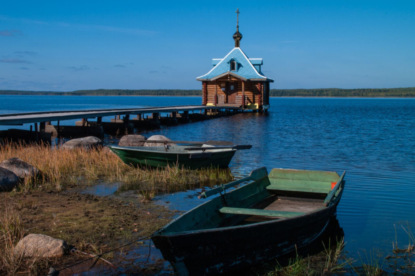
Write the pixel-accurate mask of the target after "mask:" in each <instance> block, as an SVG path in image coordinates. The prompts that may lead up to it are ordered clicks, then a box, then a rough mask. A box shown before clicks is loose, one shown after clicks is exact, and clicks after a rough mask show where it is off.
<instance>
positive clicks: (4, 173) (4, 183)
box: [0, 167, 19, 192]
mask: <svg viewBox="0 0 415 276" xmlns="http://www.w3.org/2000/svg"><path fill="white" fill-rule="evenodd" d="M17 184H19V177H18V176H17V175H16V174H15V173H14V172H12V171H10V170H8V169H5V168H2V167H0V192H9V191H11V190H13V188H14V187H16V186H17Z"/></svg>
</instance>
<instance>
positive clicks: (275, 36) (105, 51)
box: [0, 0, 415, 91]
mask: <svg viewBox="0 0 415 276" xmlns="http://www.w3.org/2000/svg"><path fill="white" fill-rule="evenodd" d="M0 7H1V8H0V89H19V90H47V91H72V90H77V89H99V88H104V89H200V87H201V84H200V82H198V81H196V77H198V76H200V75H203V74H205V73H206V72H207V71H209V70H210V68H211V59H212V58H222V57H224V56H225V55H226V54H227V53H228V52H229V51H230V50H231V49H232V48H233V46H234V42H233V39H232V35H233V33H234V32H235V25H236V14H235V11H236V9H237V8H239V9H240V12H241V13H240V20H239V25H240V32H241V33H242V34H243V39H242V41H241V48H242V50H243V51H244V52H245V53H246V54H247V56H248V57H251V58H263V59H264V65H263V73H264V74H265V75H266V76H268V77H270V78H272V79H274V80H275V82H274V83H273V84H272V85H271V88H328V87H338V88H386V87H409V86H415V1H413V0H408V1H400V0H391V1H382V0H378V1H365V0H359V1H354V0H331V1H319V0H314V1H310V0H307V1H297V0H285V1H282V0H272V1H266V0H262V1H230V0H221V1H216V0H212V1H180V0H176V1H137V0H135V1H123V0H121V1H120V0H119V1H105V0H100V1H96V0H83V1H77V0H72V1H66V0H65V1H64V0H62V1H51V0H49V1H42V0H39V1H31V0H30V1H29V0H27V1H20V0H13V1H7V0H3V1H1V5H0Z"/></svg>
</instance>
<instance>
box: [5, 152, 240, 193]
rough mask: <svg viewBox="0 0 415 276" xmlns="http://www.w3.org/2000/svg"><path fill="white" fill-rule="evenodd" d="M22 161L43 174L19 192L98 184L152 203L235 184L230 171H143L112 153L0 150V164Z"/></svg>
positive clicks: (176, 169) (26, 184)
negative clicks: (174, 194) (162, 197)
mask: <svg viewBox="0 0 415 276" xmlns="http://www.w3.org/2000/svg"><path fill="white" fill-rule="evenodd" d="M12 157H18V158H20V159H22V160H23V161H26V162H28V163H29V164H31V165H33V166H35V167H36V168H38V169H39V170H40V171H41V174H40V175H39V176H38V177H37V178H33V179H28V180H26V181H25V183H23V184H22V185H20V186H19V187H18V191H23V192H25V191H31V190H52V191H61V190H64V189H66V188H68V187H75V186H79V185H81V186H84V185H86V184H93V183H96V182H97V181H104V182H108V183H112V182H118V183H120V184H121V186H120V191H126V190H136V191H137V192H138V193H141V194H142V195H144V196H145V197H146V198H148V199H151V198H152V197H153V196H155V195H156V194H159V193H171V192H175V191H180V190H186V189H193V188H199V187H204V186H212V185H215V184H219V183H223V182H228V181H230V180H232V175H231V174H230V171H229V170H222V169H215V168H208V169H203V170H186V169H182V168H178V167H170V168H161V169H141V168H135V167H131V166H128V165H126V164H124V163H123V162H122V161H121V160H120V159H119V158H118V157H117V156H116V155H115V154H114V153H112V152H111V151H110V150H109V149H107V148H104V149H102V150H89V151H87V150H83V149H75V150H65V149H61V148H51V147H50V146H47V145H31V146H22V145H16V144H8V145H5V146H3V147H1V148H0V161H1V160H5V159H9V158H12Z"/></svg>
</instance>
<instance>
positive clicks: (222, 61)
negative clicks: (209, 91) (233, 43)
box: [196, 48, 237, 79]
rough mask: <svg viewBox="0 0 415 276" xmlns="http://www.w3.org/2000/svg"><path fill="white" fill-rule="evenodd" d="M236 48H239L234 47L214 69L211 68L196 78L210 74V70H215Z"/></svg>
mask: <svg viewBox="0 0 415 276" xmlns="http://www.w3.org/2000/svg"><path fill="white" fill-rule="evenodd" d="M235 49H237V48H233V49H232V50H231V51H230V52H229V53H228V54H227V55H226V56H225V57H224V58H223V59H222V60H221V61H219V63H218V64H216V65H215V66H214V67H213V68H212V69H210V71H209V72H207V73H206V74H204V75H202V76H200V77H197V78H196V79H200V78H202V77H204V76H206V75H209V74H210V72H212V71H213V70H215V68H216V67H218V65H219V64H221V63H222V62H223V61H224V60H225V59H226V58H227V57H228V56H229V55H230V54H231V53H232V52H233V51H235Z"/></svg>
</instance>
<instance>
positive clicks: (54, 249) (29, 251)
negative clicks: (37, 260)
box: [14, 234, 68, 258]
mask: <svg viewBox="0 0 415 276" xmlns="http://www.w3.org/2000/svg"><path fill="white" fill-rule="evenodd" d="M67 250H68V245H67V244H66V242H65V241H64V240H60V239H55V238H52V237H49V236H46V235H43V234H29V235H27V236H26V237H24V238H23V239H21V240H20V241H19V242H18V243H17V245H16V247H15V248H14V254H16V255H19V256H22V257H41V258H54V257H62V256H63V255H64V254H65V253H66V251H67Z"/></svg>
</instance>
